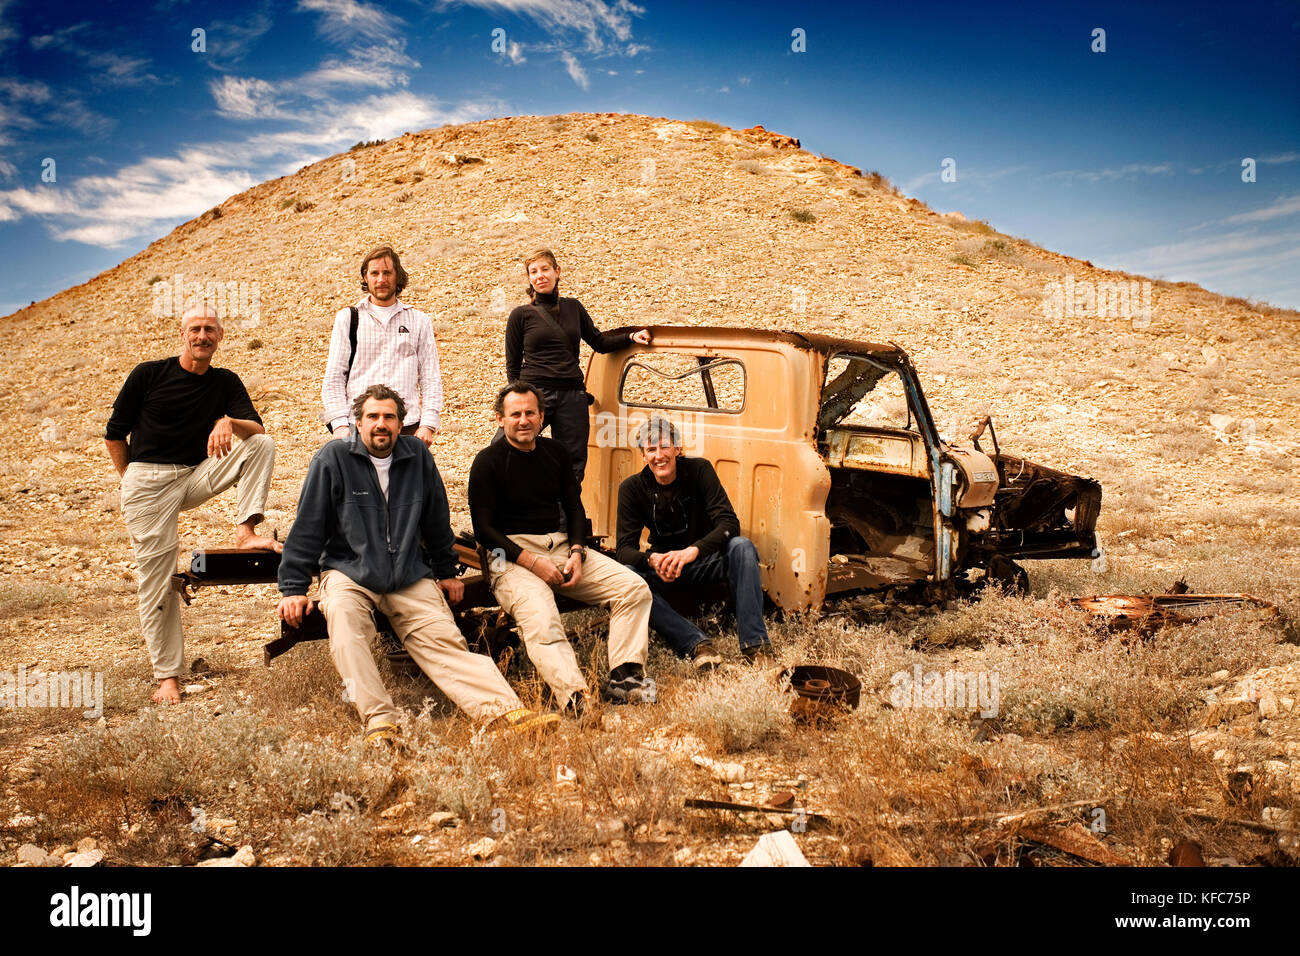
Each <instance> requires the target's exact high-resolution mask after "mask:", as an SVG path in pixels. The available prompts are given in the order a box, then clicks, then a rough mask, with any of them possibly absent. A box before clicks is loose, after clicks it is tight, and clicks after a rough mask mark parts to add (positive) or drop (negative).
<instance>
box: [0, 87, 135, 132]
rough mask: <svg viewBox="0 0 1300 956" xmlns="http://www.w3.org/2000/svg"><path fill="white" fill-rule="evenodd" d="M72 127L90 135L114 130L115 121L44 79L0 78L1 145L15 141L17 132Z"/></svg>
mask: <svg viewBox="0 0 1300 956" xmlns="http://www.w3.org/2000/svg"><path fill="white" fill-rule="evenodd" d="M60 127H64V128H69V129H72V130H74V131H76V132H79V133H85V134H87V135H90V136H100V135H103V134H104V133H106V132H108V130H110V129H112V127H113V122H112V120H110V119H108V118H107V117H105V116H101V115H99V114H98V113H96V112H94V111H93V110H91V109H90V108H88V107H87V106H86V104H85V103H83V102H82V101H81V99H80V98H79V97H78V96H76V95H75V94H74V93H70V92H68V91H66V90H56V89H55V88H53V87H51V86H49V85H47V84H46V83H43V82H41V81H40V80H16V79H13V78H0V146H4V145H9V144H10V143H12V142H13V141H14V136H13V133H14V132H15V131H23V132H29V131H31V130H36V129H57V128H60Z"/></svg>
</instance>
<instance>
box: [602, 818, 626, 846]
mask: <svg viewBox="0 0 1300 956" xmlns="http://www.w3.org/2000/svg"><path fill="white" fill-rule="evenodd" d="M625 828H626V825H625V824H624V823H623V821H622V820H619V819H617V818H611V819H609V820H597V821H596V842H597V843H609V842H610V841H611V840H617V839H619V838H620V837H621V836H623V831H624V829H625Z"/></svg>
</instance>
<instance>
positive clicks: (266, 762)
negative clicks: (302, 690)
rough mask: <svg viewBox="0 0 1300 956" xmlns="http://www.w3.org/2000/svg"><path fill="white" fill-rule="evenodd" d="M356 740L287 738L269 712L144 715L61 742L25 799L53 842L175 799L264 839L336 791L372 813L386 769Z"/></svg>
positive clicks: (128, 820) (386, 781) (135, 817)
mask: <svg viewBox="0 0 1300 956" xmlns="http://www.w3.org/2000/svg"><path fill="white" fill-rule="evenodd" d="M372 755H373V752H372V751H368V750H366V749H365V748H364V746H363V745H362V743H361V741H360V740H359V739H353V740H351V741H346V742H340V741H338V740H334V739H329V738H325V739H312V740H301V739H294V738H288V737H287V736H286V732H285V731H284V729H283V728H281V727H280V726H279V725H277V724H275V723H274V722H272V721H270V720H269V719H268V717H267V715H266V714H264V713H258V712H254V711H250V710H245V709H240V710H236V711H234V712H232V713H229V714H221V715H217V716H213V715H212V714H211V713H209V712H207V711H206V710H200V709H197V708H186V709H175V710H172V711H169V712H159V711H156V710H152V709H150V710H145V711H143V712H141V713H140V714H138V715H137V716H135V717H133V718H131V719H130V720H127V721H126V722H124V723H122V724H121V725H119V726H117V727H112V728H110V727H92V728H89V729H87V730H85V731H83V732H82V733H78V734H73V735H71V736H68V737H65V738H63V739H62V740H61V741H60V743H59V746H58V747H57V749H56V751H55V752H54V754H53V755H52V756H51V757H49V758H48V759H47V761H46V762H45V763H44V765H43V766H40V767H39V768H38V770H39V776H38V778H37V780H36V781H35V782H34V783H33V784H32V785H30V786H28V787H27V789H26V791H25V792H24V793H23V794H22V799H23V802H24V804H26V805H27V806H28V807H30V808H32V809H34V810H37V811H39V812H41V813H42V815H43V818H44V819H43V829H45V830H46V831H48V832H49V833H50V834H51V835H53V836H59V835H64V836H71V837H74V838H75V837H79V836H84V835H85V834H86V832H87V830H88V829H89V830H92V831H94V832H104V833H106V835H108V836H110V838H111V836H112V835H113V834H115V833H116V832H117V829H118V828H117V827H106V826H105V824H106V821H107V820H108V819H111V818H114V817H115V818H116V820H117V822H119V823H122V824H125V825H126V826H128V827H129V826H130V825H131V824H132V823H133V822H138V821H139V820H140V819H141V818H142V816H143V815H144V814H146V812H147V811H148V810H149V809H150V808H151V807H156V806H159V805H166V804H168V803H170V802H174V801H180V802H181V803H182V804H183V805H185V806H191V807H198V808H201V809H202V811H203V812H204V813H205V814H207V815H208V816H209V817H216V816H228V817H231V818H234V819H236V820H238V821H239V822H240V824H241V826H243V827H245V828H246V829H248V830H251V831H256V832H260V833H262V834H264V835H268V834H272V833H274V832H276V831H277V830H278V829H279V827H280V825H281V823H282V821H283V819H284V818H285V817H293V816H294V815H296V814H299V813H304V812H309V811H311V810H314V809H318V808H321V807H327V806H329V804H330V801H331V800H332V799H333V798H334V795H335V794H337V793H340V792H341V793H345V794H350V795H352V797H353V798H354V799H355V800H356V801H357V802H358V803H359V804H360V805H361V806H363V807H370V806H373V804H374V803H375V802H376V801H377V800H378V799H379V797H380V796H381V795H382V794H383V793H385V792H386V791H387V789H388V788H389V787H390V786H391V771H390V770H388V769H386V768H384V767H383V766H382V765H380V764H377V763H375V762H374V761H373V756H372Z"/></svg>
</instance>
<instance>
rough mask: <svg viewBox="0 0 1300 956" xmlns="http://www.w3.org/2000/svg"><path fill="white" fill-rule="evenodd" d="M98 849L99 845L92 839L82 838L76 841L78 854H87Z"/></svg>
mask: <svg viewBox="0 0 1300 956" xmlns="http://www.w3.org/2000/svg"><path fill="white" fill-rule="evenodd" d="M98 849H99V843H97V842H96V840H95V838H94V837H82V838H81V839H80V840H78V841H77V852H78V853H89V852H90V851H91V850H98Z"/></svg>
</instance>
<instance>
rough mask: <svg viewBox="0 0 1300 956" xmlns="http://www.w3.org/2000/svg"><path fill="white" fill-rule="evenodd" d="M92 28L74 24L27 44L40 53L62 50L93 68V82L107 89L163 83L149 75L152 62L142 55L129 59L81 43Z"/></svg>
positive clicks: (38, 36) (120, 54) (123, 55)
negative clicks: (109, 87)
mask: <svg viewBox="0 0 1300 956" xmlns="http://www.w3.org/2000/svg"><path fill="white" fill-rule="evenodd" d="M91 29H92V25H91V24H90V23H89V22H82V23H75V24H73V25H71V26H67V27H64V28H63V29H61V30H56V31H55V32H54V33H44V34H39V35H37V36H34V37H32V38H30V39H29V40H28V41H27V43H28V45H29V46H30V47H31V48H32V49H33V50H37V51H40V52H48V51H51V50H61V51H62V52H64V53H67V54H69V55H71V56H74V57H77V58H78V59H80V60H81V61H82V62H84V63H85V64H86V66H87V67H88V68H89V69H90V71H91V79H92V80H93V81H94V82H97V83H101V84H103V85H106V86H114V87H117V86H145V85H152V84H156V83H161V82H163V81H162V80H161V79H159V78H158V77H157V76H155V75H154V74H153V73H150V72H149V61H148V60H147V59H146V58H144V57H142V56H129V55H127V54H124V53H118V52H116V51H114V50H105V49H103V48H102V47H99V46H96V45H95V44H94V43H89V42H82V41H81V39H80V37H83V36H85V35H87V33H88V32H89V31H90V30H91Z"/></svg>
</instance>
